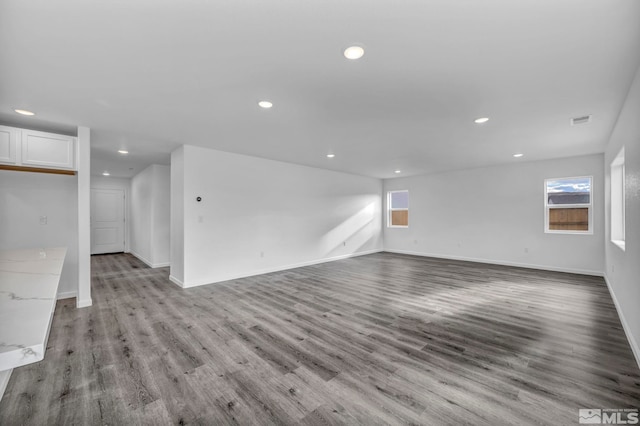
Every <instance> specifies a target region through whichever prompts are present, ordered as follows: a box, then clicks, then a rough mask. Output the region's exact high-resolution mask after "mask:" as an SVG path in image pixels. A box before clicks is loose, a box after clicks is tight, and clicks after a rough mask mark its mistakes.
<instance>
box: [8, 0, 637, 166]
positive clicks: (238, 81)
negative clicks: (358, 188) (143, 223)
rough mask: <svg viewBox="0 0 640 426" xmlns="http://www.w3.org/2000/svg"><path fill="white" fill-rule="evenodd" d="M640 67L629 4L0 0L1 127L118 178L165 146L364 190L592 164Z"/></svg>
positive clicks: (579, 0)
mask: <svg viewBox="0 0 640 426" xmlns="http://www.w3.org/2000/svg"><path fill="white" fill-rule="evenodd" d="M352 44H360V45H362V46H364V47H365V51H366V53H365V56H364V57H363V58H362V59H360V60H358V61H349V60H347V59H345V58H344V57H343V56H342V51H343V50H344V48H346V47H348V46H349V45H352ZM639 63H640V1H637V0H607V1H603V0H562V1H559V0H520V1H512V0H484V1H479V0H455V1H454V0H437V1H434V0H428V1H427V0H413V1H391V0H387V1H382V0H366V1H364V0H350V1H344V0H340V1H338V0H317V1H300V0H286V1H285V0H215V1H214V0H210V1H205V0H182V1H178V0H173V1H170V0H135V1H132V0H111V1H87V0H57V1H51V0H38V1H36V0H34V1H31V0H27V1H25V0H2V2H0V121H2V122H5V123H9V124H18V125H23V126H26V127H29V126H32V127H49V128H51V129H54V130H55V129H58V130H60V131H72V129H73V128H74V126H76V125H83V126H88V127H90V128H91V129H92V172H93V173H101V172H102V171H103V170H109V171H110V172H111V173H112V176H121V177H128V176H132V175H133V174H135V173H137V172H139V171H140V170H141V169H142V168H143V167H145V166H146V165H148V164H151V163H163V164H168V163H169V153H170V152H171V151H172V150H173V149H175V148H176V147H177V146H179V145H180V144H193V145H199V146H204V147H210V148H215V149H220V150H224V151H231V152H237V153H244V154H249V155H255V156H259V157H265V158H272V159H277V160H282V161H289V162H293V163H298V164H305V165H310V166H315V167H322V168H327V169H334V170H341V171H346V172H351V173H356V174H362V175H368V176H374V177H379V178H387V177H395V176H397V175H394V173H393V171H394V170H395V169H401V170H402V172H403V173H402V174H401V176H406V175H412V174H420V173H429V172H435V171H441V170H449V169H461V168H470V167H481V166H487V165H494V164H500V163H507V162H513V161H526V160H536V159H546V158H555V157H565V156H573V155H580V154H590V153H597V152H602V151H603V150H604V146H605V144H606V142H607V139H608V137H609V135H610V133H611V131H612V128H613V126H614V124H615V121H616V118H617V116H618V112H619V111H620V108H621V106H622V103H623V102H624V98H625V96H626V94H627V91H628V88H629V86H630V84H631V81H632V78H633V75H634V74H635V71H636V69H637V67H638V64H639ZM260 99H269V100H271V101H272V102H273V103H274V107H273V108H272V109H271V110H263V109H261V108H259V107H258V106H257V101H258V100H260ZM14 108H23V109H29V110H33V111H35V112H36V113H37V115H36V117H34V118H31V119H26V118H21V117H17V116H16V114H15V113H13V112H12V111H13V109H14ZM586 114H593V121H592V122H591V123H589V124H586V125H582V126H576V127H571V126H570V125H569V121H570V118H572V117H577V116H582V115H586ZM482 116H488V117H490V118H491V120H490V121H489V122H488V123H486V124H484V125H477V124H474V123H473V120H474V119H475V118H477V117H482ZM120 148H126V149H128V150H129V151H130V152H131V154H130V155H129V156H128V157H127V158H125V157H123V156H121V155H119V154H117V153H116V150H117V149H120ZM328 152H333V153H335V154H336V157H335V158H333V159H327V158H326V154H327V153H328ZM516 152H522V153H524V154H525V157H523V158H522V159H519V160H516V159H514V158H513V157H512V154H513V153H516Z"/></svg>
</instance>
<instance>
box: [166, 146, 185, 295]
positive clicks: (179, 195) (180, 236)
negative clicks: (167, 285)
mask: <svg viewBox="0 0 640 426" xmlns="http://www.w3.org/2000/svg"><path fill="white" fill-rule="evenodd" d="M170 220H171V231H170V237H171V238H170V240H171V244H170V259H171V272H170V276H169V278H170V279H171V281H173V282H175V283H177V284H180V285H182V284H183V283H184V147H180V148H178V149H176V150H175V151H173V152H172V153H171V215H170Z"/></svg>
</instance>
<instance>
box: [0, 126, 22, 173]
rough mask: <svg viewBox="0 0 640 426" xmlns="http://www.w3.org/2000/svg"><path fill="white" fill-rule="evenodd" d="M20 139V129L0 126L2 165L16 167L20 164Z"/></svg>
mask: <svg viewBox="0 0 640 426" xmlns="http://www.w3.org/2000/svg"><path fill="white" fill-rule="evenodd" d="M19 137H20V130H19V129H16V128H13V127H7V126H0V164H11V165H15V164H16V163H17V162H18V155H17V151H18V139H19Z"/></svg>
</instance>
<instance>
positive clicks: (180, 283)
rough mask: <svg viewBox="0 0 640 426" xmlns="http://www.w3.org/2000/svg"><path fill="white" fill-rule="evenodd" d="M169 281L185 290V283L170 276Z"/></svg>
mask: <svg viewBox="0 0 640 426" xmlns="http://www.w3.org/2000/svg"><path fill="white" fill-rule="evenodd" d="M169 281H171V282H172V283H174V284H176V285H178V286H180V287H182V288H184V283H183V282H182V281H180V280H179V279H177V278H176V277H174V276H173V275H169Z"/></svg>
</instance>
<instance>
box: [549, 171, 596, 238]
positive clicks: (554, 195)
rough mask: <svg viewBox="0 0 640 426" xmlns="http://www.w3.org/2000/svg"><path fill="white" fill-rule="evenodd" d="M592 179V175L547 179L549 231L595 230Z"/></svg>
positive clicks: (585, 231) (577, 231) (588, 232)
mask: <svg viewBox="0 0 640 426" xmlns="http://www.w3.org/2000/svg"><path fill="white" fill-rule="evenodd" d="M592 182H593V178H592V177H590V176H584V177H568V178H556V179H546V180H545V181H544V195H545V196H544V204H545V206H544V211H545V232H550V233H563V234H592V233H593V209H592V206H593V192H592Z"/></svg>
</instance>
